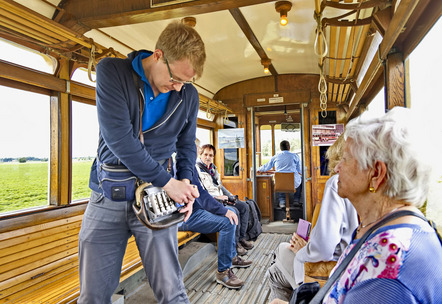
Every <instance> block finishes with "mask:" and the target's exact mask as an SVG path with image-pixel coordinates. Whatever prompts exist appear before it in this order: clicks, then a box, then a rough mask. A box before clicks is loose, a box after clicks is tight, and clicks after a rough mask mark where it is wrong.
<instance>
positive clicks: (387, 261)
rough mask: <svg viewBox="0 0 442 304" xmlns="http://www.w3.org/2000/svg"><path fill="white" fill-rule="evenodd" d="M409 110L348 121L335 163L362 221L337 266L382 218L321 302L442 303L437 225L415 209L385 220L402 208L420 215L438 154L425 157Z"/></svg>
mask: <svg viewBox="0 0 442 304" xmlns="http://www.w3.org/2000/svg"><path fill="white" fill-rule="evenodd" d="M408 112H410V110H409V109H405V108H394V109H392V110H391V111H390V112H389V113H387V114H386V115H384V116H382V117H381V118H377V119H371V120H363V119H360V118H358V119H355V120H352V121H351V122H349V123H348V125H347V126H346V130H345V133H344V137H345V140H346V142H345V148H344V155H343V158H342V159H341V161H340V162H339V163H338V164H337V165H336V167H335V171H336V172H338V173H339V181H338V194H339V195H340V196H341V197H343V198H348V199H349V200H350V201H351V202H352V204H353V205H354V207H355V209H356V210H357V212H358V214H359V216H360V219H361V222H360V225H359V226H358V228H357V229H356V231H355V232H354V234H353V240H352V241H351V243H350V244H349V246H348V247H347V248H346V249H345V250H344V252H343V254H342V256H341V257H340V259H339V261H338V264H337V266H336V267H338V266H339V264H340V263H342V262H343V260H344V258H345V257H346V256H347V255H348V254H349V252H350V250H351V249H352V248H353V247H354V246H355V244H356V243H357V242H358V240H359V239H360V238H361V237H362V236H363V235H364V233H365V232H367V231H368V230H369V229H370V228H371V227H374V226H376V224H378V223H381V222H382V224H380V227H378V228H376V227H375V228H376V229H374V231H373V232H372V233H371V234H370V235H369V236H368V238H367V239H365V241H363V242H362V246H361V247H360V248H359V250H358V252H357V253H356V255H355V256H354V257H353V259H352V260H351V262H350V263H349V264H348V266H347V267H346V269H345V271H344V272H343V274H342V275H341V276H340V277H339V279H338V280H337V281H335V283H334V285H332V287H331V288H330V290H329V291H328V292H327V294H326V295H325V297H324V299H323V303H358V304H363V303H442V290H441V288H440V286H441V284H442V246H441V242H440V239H438V236H437V234H436V233H435V230H434V229H433V228H432V227H431V226H430V225H429V224H428V222H427V221H425V220H423V219H421V218H419V217H416V216H412V215H405V216H401V217H398V218H396V219H393V220H391V221H388V222H385V223H384V222H383V221H382V220H383V219H385V218H387V217H389V216H390V215H391V214H393V213H397V212H400V211H401V210H410V211H413V212H415V213H418V214H421V213H420V211H419V209H418V208H419V207H420V206H422V204H423V203H424V202H425V200H426V198H427V193H428V189H429V179H430V172H431V170H430V169H431V161H432V160H431V159H428V158H426V157H424V155H425V150H423V149H424V146H423V145H422V137H423V136H422V134H420V138H419V136H417V137H413V133H414V131H416V130H415V129H414V128H415V124H412V123H411V121H412V120H411V116H407V115H408V114H409V113H408ZM418 135H419V134H418ZM427 145H428V143H427ZM335 269H337V268H335Z"/></svg>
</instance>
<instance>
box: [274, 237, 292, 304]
mask: <svg viewBox="0 0 442 304" xmlns="http://www.w3.org/2000/svg"><path fill="white" fill-rule="evenodd" d="M288 246H290V244H289V243H281V244H279V246H278V248H277V249H276V251H275V260H274V261H273V262H274V263H273V265H272V266H270V267H269V269H268V275H269V287H270V298H269V302H271V301H272V300H274V299H276V298H278V299H281V300H284V301H289V300H290V296H291V295H292V292H293V289H294V288H296V287H298V285H297V284H296V283H295V278H294V274H293V261H294V260H295V254H294V253H293V251H291V250H290V249H288V248H287V247H288Z"/></svg>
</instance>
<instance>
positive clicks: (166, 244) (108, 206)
mask: <svg viewBox="0 0 442 304" xmlns="http://www.w3.org/2000/svg"><path fill="white" fill-rule="evenodd" d="M131 204H132V202H114V201H111V200H109V199H107V198H105V197H104V196H103V195H102V194H99V193H97V192H94V191H92V194H91V199H90V202H89V204H88V206H87V208H86V211H85V213H84V216H83V221H82V224H81V230H80V235H79V264H80V265H79V271H80V298H79V299H78V303H79V304H80V303H87V304H91V303H96V304H107V303H111V297H112V294H113V293H114V291H115V289H116V288H117V287H118V284H119V280H120V273H121V266H122V262H123V257H124V253H125V251H126V245H127V240H128V239H129V237H130V236H131V235H134V236H135V240H136V243H137V247H138V251H139V253H140V257H141V260H142V261H143V265H144V270H145V272H146V275H147V277H148V279H149V283H150V286H151V287H152V289H153V292H154V294H155V297H156V299H157V301H158V303H180V304H181V303H190V302H189V299H188V298H187V294H186V289H185V287H184V283H183V274H182V271H181V266H180V264H179V262H178V241H177V231H178V229H177V226H176V225H175V226H172V227H170V228H168V229H162V230H155V231H154V230H150V229H148V228H147V227H145V226H144V225H143V224H141V222H140V221H139V220H138V219H137V217H136V215H135V214H134V212H133V211H132V205H131Z"/></svg>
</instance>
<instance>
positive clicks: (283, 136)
mask: <svg viewBox="0 0 442 304" xmlns="http://www.w3.org/2000/svg"><path fill="white" fill-rule="evenodd" d="M283 140H287V141H288V142H289V143H290V151H291V152H294V153H298V155H300V153H301V131H300V130H290V131H287V130H281V125H275V154H276V153H278V152H280V151H281V147H280V144H281V141H283Z"/></svg>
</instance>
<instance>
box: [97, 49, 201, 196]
mask: <svg viewBox="0 0 442 304" xmlns="http://www.w3.org/2000/svg"><path fill="white" fill-rule="evenodd" d="M139 52H148V51H144V50H143V51H135V52H132V53H130V54H129V55H128V58H127V59H120V58H104V59H102V60H101V61H100V63H99V64H98V65H97V87H96V100H97V115H98V122H99V125H100V133H99V143H98V151H97V154H98V159H99V160H100V161H101V162H103V163H106V164H113V165H116V164H123V165H125V166H126V167H127V168H128V169H129V170H130V171H131V172H132V173H133V174H134V175H136V176H137V177H139V178H140V179H142V180H143V181H145V182H150V183H152V184H153V185H154V186H157V187H163V186H164V185H165V184H167V182H168V181H169V180H170V178H171V175H170V174H169V173H168V172H167V170H166V168H167V163H168V162H167V161H166V162H164V164H163V165H160V164H159V163H158V161H161V160H167V159H168V158H169V157H171V155H172V154H173V153H174V152H176V153H177V154H176V157H175V161H176V164H175V165H176V169H177V171H176V176H177V179H180V180H181V179H184V178H187V179H189V180H192V175H193V171H194V167H195V161H194V160H195V159H196V157H197V155H196V154H197V151H196V147H195V133H196V124H197V115H198V109H199V96H198V92H197V90H196V89H195V87H194V86H193V85H191V84H186V85H184V86H183V88H182V89H181V91H180V92H177V91H171V93H170V96H169V101H168V104H167V108H166V112H165V114H164V115H163V116H162V117H161V118H160V119H159V120H158V121H157V122H156V123H155V124H154V125H153V126H152V127H151V128H149V129H148V130H146V131H144V132H143V135H144V145H143V144H142V143H141V141H140V140H139V132H140V105H139V104H140V100H139V95H138V90H137V87H136V85H135V81H134V76H133V68H132V60H133V59H134V58H135V56H137V54H138V53H139ZM135 75H136V73H135ZM136 79H137V81H138V82H139V83H140V86H141V88H143V85H144V84H142V82H141V80H140V79H139V76H138V75H136ZM141 108H142V109H144V100H142V105H141ZM89 186H90V188H91V189H92V190H95V191H98V192H102V191H101V189H100V188H99V187H98V178H97V165H96V161H95V162H94V164H93V165H92V168H91V176H90V181H89Z"/></svg>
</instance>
